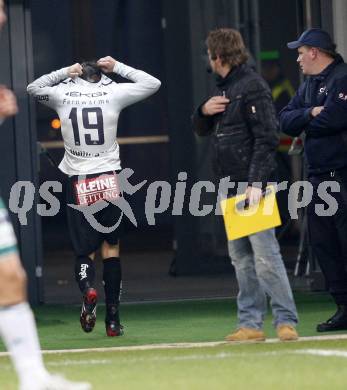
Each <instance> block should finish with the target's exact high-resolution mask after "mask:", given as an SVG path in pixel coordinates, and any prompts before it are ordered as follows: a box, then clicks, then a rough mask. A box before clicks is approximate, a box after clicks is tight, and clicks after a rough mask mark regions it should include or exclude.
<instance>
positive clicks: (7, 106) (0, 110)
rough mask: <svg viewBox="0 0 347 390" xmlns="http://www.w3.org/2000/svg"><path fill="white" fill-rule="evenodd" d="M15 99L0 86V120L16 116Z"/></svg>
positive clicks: (6, 89) (7, 90)
mask: <svg viewBox="0 0 347 390" xmlns="http://www.w3.org/2000/svg"><path fill="white" fill-rule="evenodd" d="M17 112H18V106H17V99H16V97H15V95H14V93H13V92H12V91H11V90H9V89H8V88H6V87H5V86H3V85H0V118H7V117H8V116H12V115H15V114H17Z"/></svg>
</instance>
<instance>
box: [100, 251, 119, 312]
mask: <svg viewBox="0 0 347 390" xmlns="http://www.w3.org/2000/svg"><path fill="white" fill-rule="evenodd" d="M103 280H104V289H105V302H106V306H107V305H117V306H119V301H120V294H121V289H122V268H121V263H120V259H119V257H109V258H108V259H104V273H103Z"/></svg>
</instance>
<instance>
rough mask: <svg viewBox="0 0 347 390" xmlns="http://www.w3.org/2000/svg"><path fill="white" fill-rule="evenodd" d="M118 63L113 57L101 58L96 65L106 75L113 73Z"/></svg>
mask: <svg viewBox="0 0 347 390" xmlns="http://www.w3.org/2000/svg"><path fill="white" fill-rule="evenodd" d="M116 63H117V61H116V60H115V59H114V58H112V57H111V56H106V57H102V58H100V59H99V60H98V61H97V62H96V64H97V65H98V67H99V68H100V69H101V70H102V71H103V72H104V73H111V72H113V69H114V67H115V65H116Z"/></svg>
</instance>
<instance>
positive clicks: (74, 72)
mask: <svg viewBox="0 0 347 390" xmlns="http://www.w3.org/2000/svg"><path fill="white" fill-rule="evenodd" d="M82 72H83V68H82V65H81V64H79V63H78V62H77V63H76V64H73V65H71V66H70V67H69V68H68V70H67V73H68V76H69V77H71V78H72V79H74V78H75V77H77V76H81V74H82Z"/></svg>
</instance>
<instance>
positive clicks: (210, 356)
mask: <svg viewBox="0 0 347 390" xmlns="http://www.w3.org/2000/svg"><path fill="white" fill-rule="evenodd" d="M288 355H312V356H319V357H321V356H323V357H338V358H347V351H341V350H329V349H297V350H282V351H264V352H250V353H248V352H219V353H205V354H190V355H183V356H151V357H148V356H143V357H139V356H137V357H133V358H127V357H126V358H124V357H121V356H118V357H117V359H119V362H121V363H126V364H138V363H141V362H146V363H148V362H179V361H197V360H198V361H206V360H223V359H230V358H235V359H239V358H246V359H249V358H251V357H253V358H258V357H266V356H276V357H278V356H288ZM45 364H46V365H47V366H50V367H64V366H68V367H70V366H97V365H101V366H106V365H114V361H113V360H111V359H81V360H72V359H63V360H61V361H53V362H50V361H48V362H46V363H45ZM0 368H1V369H2V370H6V371H9V370H11V369H12V366H11V364H9V363H7V364H6V363H5V364H1V365H0Z"/></svg>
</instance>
